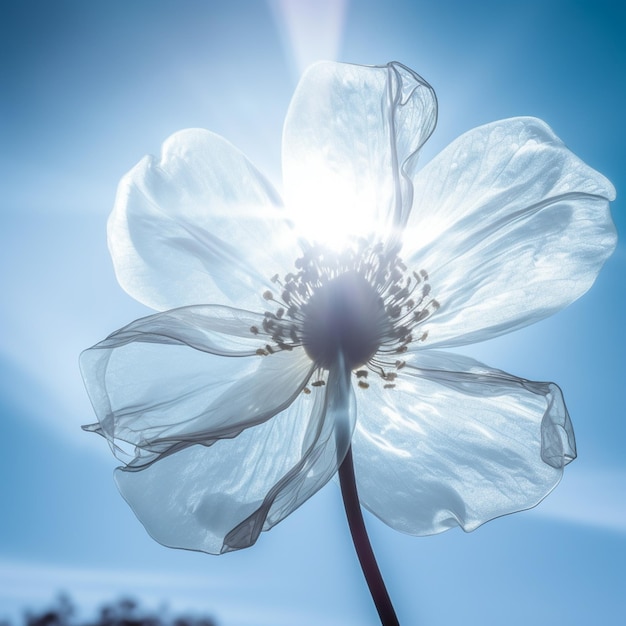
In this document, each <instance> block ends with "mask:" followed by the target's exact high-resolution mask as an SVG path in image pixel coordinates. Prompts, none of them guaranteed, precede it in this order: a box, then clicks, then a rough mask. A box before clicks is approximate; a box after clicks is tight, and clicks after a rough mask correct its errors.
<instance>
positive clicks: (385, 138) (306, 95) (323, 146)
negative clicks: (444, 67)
mask: <svg viewBox="0 0 626 626" xmlns="http://www.w3.org/2000/svg"><path fill="white" fill-rule="evenodd" d="M436 117H437V101H436V99H435V94H434V92H433V90H432V88H431V87H430V85H428V83H426V81H424V80H423V79H422V78H421V77H420V76H418V75H417V74H415V73H414V72H412V71H411V70H409V69H408V68H406V67H404V66H403V65H400V64H399V63H390V64H388V65H387V66H384V67H363V66H359V65H348V64H343V63H331V62H323V63H317V64H315V65H313V66H311V67H310V68H309V69H308V70H307V71H306V72H305V74H304V75H303V77H302V79H301V80H300V83H299V85H298V87H297V89H296V92H295V94H294V96H293V99H292V101H291V105H290V108H289V111H288V113H287V118H286V120H285V129H284V134H283V174H284V175H283V178H284V193H285V199H286V202H287V206H289V208H290V209H294V210H295V211H296V213H297V221H298V223H299V225H300V226H301V228H302V229H303V231H304V233H305V234H306V236H307V238H309V239H314V240H316V239H317V240H320V239H321V240H322V241H321V242H323V243H326V242H327V239H328V237H329V236H331V235H332V236H333V242H331V243H334V242H337V243H341V241H343V240H345V238H346V237H348V236H350V235H357V236H360V235H363V236H367V235H370V234H373V233H375V234H377V235H380V234H383V233H384V235H385V236H389V235H390V234H391V233H392V232H393V233H394V234H395V229H398V228H401V227H402V226H403V224H404V222H405V220H406V218H407V215H408V211H409V210H410V207H411V200H412V185H411V181H410V179H411V176H412V175H413V173H414V171H415V169H416V164H417V152H418V151H419V149H420V147H421V146H422V144H423V143H424V142H425V141H426V139H428V137H429V136H430V134H431V133H432V131H433V129H434V127H435V123H436ZM392 229H394V230H393V231H392Z"/></svg>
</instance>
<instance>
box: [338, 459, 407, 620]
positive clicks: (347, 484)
mask: <svg viewBox="0 0 626 626" xmlns="http://www.w3.org/2000/svg"><path fill="white" fill-rule="evenodd" d="M339 484H340V485H341V495H342V497H343V505H344V508H345V509H346V516H347V518H348V526H349V527H350V533H351V534H352V541H353V542H354V548H355V549H356V553H357V556H358V557H359V562H360V563H361V569H362V570H363V575H364V576H365V580H366V582H367V586H368V587H369V590H370V594H371V595H372V600H374V604H375V605H376V610H377V611H378V615H379V617H380V622H381V624H382V626H400V623H399V622H398V618H397V617H396V612H395V610H394V608H393V605H392V604H391V599H390V598H389V594H388V593H387V588H386V587H385V583H384V581H383V577H382V575H381V573H380V569H378V563H376V557H375V556H374V552H373V550H372V545H371V544H370V540H369V537H368V536H367V530H366V529H365V522H364V521H363V514H362V513H361V504H360V503H359V496H358V494H357V490H356V482H355V480H354V464H353V462H352V447H350V448H348V453H347V454H346V458H345V459H344V460H343V463H342V464H341V465H340V466H339Z"/></svg>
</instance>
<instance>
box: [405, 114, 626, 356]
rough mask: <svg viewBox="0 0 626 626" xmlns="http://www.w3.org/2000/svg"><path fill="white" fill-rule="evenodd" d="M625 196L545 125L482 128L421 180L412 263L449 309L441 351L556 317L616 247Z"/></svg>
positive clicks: (408, 239) (432, 329) (408, 254)
mask: <svg viewBox="0 0 626 626" xmlns="http://www.w3.org/2000/svg"><path fill="white" fill-rule="evenodd" d="M614 197H615V190H614V189H613V186H612V185H611V183H610V182H609V181H608V180H606V178H604V177H603V176H602V175H601V174H599V173H598V172H596V171H595V170H593V169H591V168H590V167H588V166H587V165H585V164H584V163H583V162H582V161H581V160H580V159H578V158H577V157H576V156H575V155H574V154H572V153H571V152H570V151H569V150H568V149H567V148H566V147H565V146H564V145H563V143H562V142H561V141H560V140H559V139H558V138H557V137H556V136H555V135H554V133H553V132H552V131H551V130H550V128H549V127H548V126H547V125H546V124H544V123H543V122H541V121H540V120H537V119H534V118H513V119H508V120H502V121H500V122H495V123H493V124H488V125H486V126H481V127H480V128H476V129H474V130H472V131H470V132H468V133H466V134H465V135H463V136H461V137H460V138H459V139H457V140H456V141H454V142H453V143H452V144H450V146H448V147H447V148H446V149H445V150H444V151H443V152H441V153H440V154H439V155H438V156H437V157H435V159H434V160H433V161H432V162H431V163H429V164H428V165H426V166H425V167H424V168H423V169H422V170H421V171H420V172H419V173H418V174H417V175H416V176H415V178H414V209H413V212H412V214H411V217H410V219H409V223H408V226H407V229H406V232H405V233H404V236H403V237H404V242H405V247H404V251H403V258H404V260H405V262H407V264H408V265H410V266H413V267H415V268H416V269H423V270H426V272H428V274H429V276H430V284H431V287H432V295H433V296H434V297H435V298H436V299H437V301H438V302H439V304H440V308H439V310H438V311H437V313H436V314H435V315H433V316H432V317H431V318H430V319H429V320H428V322H427V323H426V324H425V325H424V330H428V332H429V339H428V341H429V345H430V346H435V345H442V346H443V345H445V346H451V345H460V344H464V343H469V342H473V341H479V340H483V339H488V338H490V337H494V336H496V335H499V334H502V333H504V332H508V331H511V330H513V329H516V328H520V327H522V326H525V325H527V324H530V323H532V322H535V321H537V320H539V319H542V318H544V317H547V316H548V315H551V314H552V313H554V312H555V311H558V310H559V309H561V308H563V307H565V306H566V305H568V304H569V303H571V302H572V301H573V300H575V299H576V298H578V297H579V296H581V295H582V294H583V293H585V291H587V289H589V287H590V286H591V285H592V284H593V282H594V280H595V278H596V276H597V274H598V272H599V271H600V268H601V267H602V265H603V263H604V262H605V261H606V259H607V258H608V257H609V256H610V254H611V253H612V252H613V249H614V248H615V243H616V234H615V228H614V226H613V223H612V221H611V216H610V213H609V200H612V199H614Z"/></svg>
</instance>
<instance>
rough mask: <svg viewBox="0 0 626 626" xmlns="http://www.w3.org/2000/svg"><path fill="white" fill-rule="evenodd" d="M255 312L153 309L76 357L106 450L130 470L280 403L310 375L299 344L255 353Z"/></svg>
mask: <svg viewBox="0 0 626 626" xmlns="http://www.w3.org/2000/svg"><path fill="white" fill-rule="evenodd" d="M262 320H263V317H262V316H260V315H254V314H252V313H248V312H246V311H239V310H236V309H230V308H227V307H218V306H197V307H187V308H181V309H176V310H173V311H168V312H166V313H158V314H156V315H151V316H149V317H146V318H143V319H140V320H137V321H135V322H133V323H132V324H129V325H128V326H126V327H125V328H122V329H121V330H119V331H117V332H115V333H113V334H112V335H111V336H109V337H108V338H107V339H105V340H104V341H102V342H100V343H99V344H96V345H95V346H93V347H92V348H90V349H89V350H86V351H85V352H83V354H82V355H81V361H80V365H81V371H82V374H83V379H84V381H85V386H86V387H87V391H88V393H89V396H90V398H91V401H92V404H93V406H94V410H95V412H96V415H97V417H98V420H99V424H94V425H92V426H88V427H87V429H88V430H92V431H95V432H98V433H99V434H101V435H103V436H104V437H106V438H107V439H108V441H109V443H110V445H111V448H112V449H113V452H114V454H115V455H116V456H117V457H118V458H119V459H120V460H122V461H123V462H125V463H128V464H129V465H130V466H131V467H132V468H133V469H137V468H141V467H144V466H146V465H148V464H150V463H154V462H155V461H157V460H158V459H160V458H162V457H164V456H168V455H170V454H173V453H174V452H177V451H179V450H181V449H182V448H185V447H187V446H190V445H193V444H194V443H201V444H203V445H210V444H212V443H213V442H215V441H216V440H217V439H222V438H225V437H234V436H236V435H237V434H239V433H240V432H241V431H242V430H244V429H246V428H249V427H250V426H253V425H255V424H259V423H261V422H263V421H265V420H267V419H269V418H270V417H272V416H273V415H275V414H276V413H279V412H280V411H282V410H283V409H285V407H287V406H288V405H289V404H291V402H293V400H294V399H295V398H296V397H297V396H298V394H299V393H300V392H301V390H302V388H303V387H304V385H305V383H306V381H307V380H308V378H309V377H310V375H311V372H312V369H313V365H312V363H311V361H310V359H309V358H308V357H307V356H306V354H305V352H304V350H303V349H294V350H293V351H291V352H277V353H274V354H271V355H268V356H260V355H258V354H257V353H256V350H257V349H262V346H263V345H264V338H263V336H262V333H260V334H259V336H256V335H254V334H253V333H252V332H251V331H250V327H251V326H253V325H259V326H260V324H261V322H262Z"/></svg>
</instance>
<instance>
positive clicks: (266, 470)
mask: <svg viewBox="0 0 626 626" xmlns="http://www.w3.org/2000/svg"><path fill="white" fill-rule="evenodd" d="M436 116H437V109H436V99H435V95H434V93H433V91H432V89H431V87H430V86H429V85H428V84H427V83H426V82H425V81H424V80H423V79H421V78H420V77H419V76H417V75H416V74H414V73H413V72H412V71H411V70H409V69H408V68H406V67H404V66H402V65H400V64H397V63H392V64H389V65H388V66H385V67H361V66H354V65H344V64H338V63H320V64H316V65H314V66H313V67H311V68H310V69H309V70H308V71H307V72H306V74H305V75H304V77H303V78H302V80H301V82H300V84H299V85H298V88H297V90H296V93H295V95H294V98H293V100H292V103H291V106H290V109H289V112H288V115H287V119H286V123H285V130H284V137H283V167H284V181H283V184H284V189H283V192H284V194H283V195H284V205H283V203H282V201H281V199H280V197H279V195H278V193H277V192H276V191H275V190H274V189H273V187H272V186H271V184H270V183H269V182H268V181H267V180H266V179H265V178H264V177H263V176H262V175H261V174H260V173H259V172H258V171H257V170H256V169H255V168H254V167H253V166H252V165H251V164H250V162H249V161H247V160H246V158H245V157H244V156H243V155H242V154H241V153H239V152H238V151H237V150H236V149H235V148H234V147H233V146H231V145H230V144H229V143H227V142H226V141H225V140H224V139H222V138H221V137H219V136H217V135H214V134H212V133H210V132H208V131H205V130H198V129H193V130H185V131H181V132H179V133H176V134H175V135H173V136H172V137H170V138H169V139H168V140H167V141H166V143H165V144H164V146H163V150H162V154H161V156H160V158H158V159H156V158H151V157H146V158H145V159H143V160H142V161H141V162H140V163H139V164H138V165H137V166H136V167H135V168H133V169H132V170H131V171H130V172H129V173H128V174H127V175H126V176H125V177H124V179H123V180H122V182H121V184H120V187H119V191H118V195H117V199H116V203H115V208H114V210H113V213H112V215H111V218H110V220H109V231H108V234H109V246H110V250H111V254H112V256H113V261H114V264H115V269H116V272H117V276H118V279H119V281H120V284H121V285H122V286H123V287H124V288H125V289H126V290H127V291H128V292H129V293H130V294H131V295H132V296H134V297H135V298H137V299H138V300H139V301H141V302H143V303H145V304H147V305H148V306H151V307H153V308H154V309H156V310H158V311H161V312H158V313H156V314H154V315H151V316H149V317H145V318H143V319H139V320H137V321H135V322H133V323H131V324H129V325H128V326H126V327H124V328H122V329H121V330H119V331H117V332H115V333H113V334H112V335H110V336H109V337H108V338H107V339H105V340H104V341H102V342H100V343H98V344H97V345H95V346H94V347H92V348H90V349H89V350H87V351H85V352H84V353H83V355H82V356H81V368H82V372H83V376H84V379H85V383H86V386H87V389H88V392H89V395H90V397H91V400H92V403H93V405H94V409H95V411H96V414H97V416H98V420H99V422H98V423H97V424H94V425H92V426H89V427H86V428H87V429H88V430H93V431H96V432H98V433H100V434H101V435H103V436H105V437H106V438H107V439H108V441H109V443H110V445H111V447H112V449H113V451H114V453H115V454H116V456H117V457H118V458H119V459H121V460H122V461H123V462H124V466H123V467H121V468H119V469H118V470H117V472H116V480H117V484H118V486H119V489H120V491H121V493H122V494H123V496H124V498H125V499H126V500H127V501H128V502H129V504H130V505H131V506H132V508H133V509H134V511H135V513H136V514H137V516H138V517H139V519H140V520H141V521H142V522H143V524H144V525H145V526H146V528H147V530H148V531H149V532H150V534H151V535H152V536H153V537H154V538H155V539H156V540H158V541H160V542H161V543H163V544H166V545H168V546H173V547H181V548H190V549H196V550H203V551H206V552H211V553H221V552H226V551H230V550H236V549H239V548H244V547H247V546H249V545H251V544H252V543H254V542H255V541H256V540H257V538H258V536H259V534H260V532H261V531H262V530H268V529H269V528H271V527H272V526H274V525H275V524H276V523H277V522H279V521H280V520H282V519H284V518H285V517H286V516H287V515H289V513H291V512H292V511H293V510H294V509H296V508H297V507H298V506H299V505H300V504H302V503H303V502H304V501H305V500H307V499H308V498H309V497H310V496H311V495H313V494H314V493H315V492H316V491H317V490H318V489H320V488H321V487H322V486H323V485H324V484H326V483H327V482H328V481H329V480H330V479H331V478H332V477H333V475H334V474H335V473H336V471H337V468H338V466H339V464H340V463H341V461H342V460H343V458H344V456H345V455H346V453H347V451H348V448H349V446H350V445H351V446H352V452H353V455H354V463H355V471H356V477H357V485H358V490H359V495H360V499H361V502H362V504H363V506H365V507H366V508H367V509H369V510H370V511H371V512H372V513H373V514H375V515H376V516H378V517H379V518H380V519H382V520H383V521H384V522H386V523H387V524H389V525H390V526H391V527H393V528H396V529H398V530H401V531H404V532H407V533H411V534H416V535H425V534H430V533H437V532H440V531H443V530H446V529H448V528H451V527H453V526H457V525H458V526H461V527H462V528H463V529H465V530H472V529H474V528H476V527H477V526H479V525H480V524H482V523H483V522H485V521H487V520H489V519H492V518H494V517H497V516H500V515H504V514H507V513H511V512H514V511H519V510H521V509H526V508H529V507H532V506H534V505H535V504H537V503H538V502H539V501H540V500H541V499H542V498H543V497H544V496H545V495H546V494H547V493H549V492H550V491H551V490H552V489H553V488H554V486H555V485H556V484H557V483H558V481H559V479H560V477H561V475H562V471H563V467H564V466H565V465H566V464H567V463H568V462H569V461H571V460H572V459H573V458H574V457H575V455H576V452H575V443H574V435H573V431H572V426H571V423H570V419H569V416H568V413H567V410H566V408H565V404H564V402H563V397H562V395H561V392H560V390H559V388H558V387H557V386H556V385H554V384H552V383H543V382H531V381H528V380H524V379H521V378H516V377H515V376H512V375H510V374H506V373H504V372H502V371H499V370H496V369H492V368H490V367H487V366H485V365H482V364H481V363H478V362H476V361H474V360H472V359H470V358H468V357H466V356H460V355H458V354H454V353H452V352H448V351H446V350H445V349H447V348H451V347H454V346H459V345H463V344H467V343H471V342H475V341H481V340H485V339H490V338H492V337H495V336H498V335H500V334H502V333H505V332H509V331H511V330H514V329H517V328H520V327H523V326H525V325H527V324H530V323H532V322H535V321H537V320H540V319H542V318H544V317H546V316H548V315H550V314H552V313H554V312H555V311H558V310H559V309H561V308H563V307H564V306H566V305H567V304H569V303H570V302H572V301H573V300H575V299H576V298H578V297H579V296H580V295H582V294H583V293H584V292H585V291H587V289H589V287H590V286H591V284H592V283H593V281H594V280H595V277H596V275H597V274H598V272H599V270H600V268H601V266H602V264H603V263H604V261H605V260H606V259H607V257H608V256H609V255H610V254H611V252H612V251H613V249H614V247H615V240H616V238H615V232H614V228H613V225H612V222H611V219H610V214H609V210H608V201H609V200H612V199H613V198H614V190H613V188H612V186H611V184H610V183H609V181H607V180H606V179H605V178H604V177H603V176H601V175H600V174H598V173H597V172H595V171H594V170H592V169H591V168H589V167H588V166H586V165H585V164H584V163H582V162H581V161H580V160H579V159H578V158H577V157H576V156H574V155H573V154H572V153H571V152H569V151H568V150H567V149H566V148H565V146H564V145H563V144H562V143H561V141H560V140H559V139H558V138H557V137H556V136H555V135H554V134H553V132H552V131H551V130H550V128H548V126H546V124H544V123H543V122H541V121H539V120H537V119H533V118H513V119H507V120H502V121H499V122H495V123H492V124H488V125H486V126H482V127H480V128H476V129H474V130H472V131H470V132H468V133H467V134H465V135H463V136H462V137H460V138H459V139H457V140H456V141H454V142H453V143H452V144H451V145H450V146H448V147H447V148H446V149H445V150H444V151H443V152H442V153H440V154H439V155H438V156H437V157H435V158H434V159H433V161H432V162H431V163H429V164H428V165H426V166H425V167H423V168H422V169H420V170H418V167H417V154H418V152H419V149H420V147H421V146H422V145H423V143H424V142H425V141H426V140H427V139H428V137H429V136H430V134H431V133H432V131H433V129H434V126H435V122H436Z"/></svg>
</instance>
